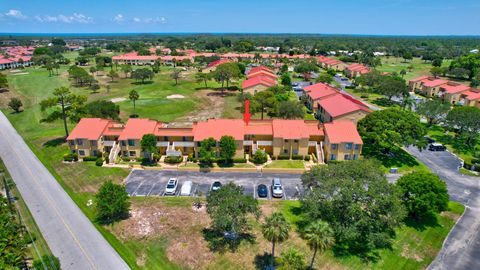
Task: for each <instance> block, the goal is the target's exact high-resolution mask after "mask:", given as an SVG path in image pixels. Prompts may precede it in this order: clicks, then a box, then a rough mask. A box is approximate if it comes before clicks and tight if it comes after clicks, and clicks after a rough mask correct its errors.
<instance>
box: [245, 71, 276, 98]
mask: <svg viewBox="0 0 480 270" xmlns="http://www.w3.org/2000/svg"><path fill="white" fill-rule="evenodd" d="M275 85H277V75H275V73H274V72H273V70H271V69H269V68H267V67H265V66H258V67H254V68H252V69H250V70H249V71H248V73H247V79H246V80H245V81H243V82H242V88H243V91H244V92H246V93H251V94H255V93H256V92H259V91H264V90H265V89H267V88H268V87H272V86H275Z"/></svg>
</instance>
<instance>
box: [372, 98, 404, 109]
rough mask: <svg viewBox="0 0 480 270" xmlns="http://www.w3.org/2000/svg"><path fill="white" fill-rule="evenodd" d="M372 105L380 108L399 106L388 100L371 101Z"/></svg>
mask: <svg viewBox="0 0 480 270" xmlns="http://www.w3.org/2000/svg"><path fill="white" fill-rule="evenodd" d="M371 102H372V103H373V104H375V105H378V106H382V107H392V106H395V105H400V104H399V103H398V102H396V101H393V100H389V99H388V98H377V99H375V100H372V101H371Z"/></svg>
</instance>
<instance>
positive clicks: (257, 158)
mask: <svg viewBox="0 0 480 270" xmlns="http://www.w3.org/2000/svg"><path fill="white" fill-rule="evenodd" d="M267 160H268V157H267V153H265V151H263V150H260V149H259V150H257V152H255V154H254V155H253V156H252V158H251V159H250V161H252V162H253V163H255V164H263V163H265V162H267Z"/></svg>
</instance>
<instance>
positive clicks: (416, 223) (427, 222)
mask: <svg viewBox="0 0 480 270" xmlns="http://www.w3.org/2000/svg"><path fill="white" fill-rule="evenodd" d="M404 223H405V225H406V226H408V227H411V228H414V229H415V230H417V231H424V230H425V229H427V228H428V227H439V226H440V224H439V223H438V219H437V216H435V215H427V216H424V217H420V218H414V217H410V216H409V217H407V218H406V219H405V220H404Z"/></svg>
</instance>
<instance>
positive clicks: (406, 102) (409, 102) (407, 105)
mask: <svg viewBox="0 0 480 270" xmlns="http://www.w3.org/2000/svg"><path fill="white" fill-rule="evenodd" d="M413 105H415V99H413V98H412V96H410V95H408V96H403V99H402V108H403V109H404V110H406V109H410V110H411V109H412V107H413Z"/></svg>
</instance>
